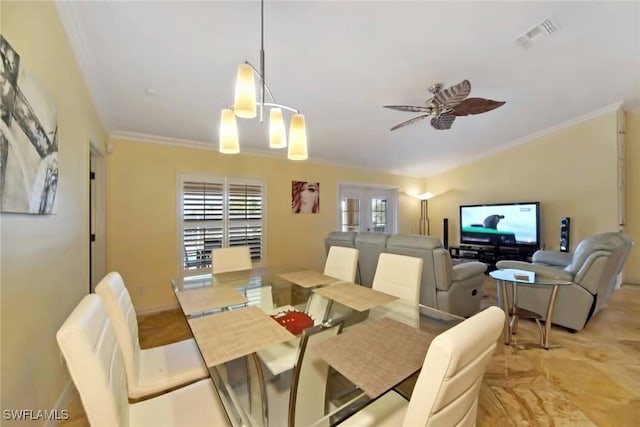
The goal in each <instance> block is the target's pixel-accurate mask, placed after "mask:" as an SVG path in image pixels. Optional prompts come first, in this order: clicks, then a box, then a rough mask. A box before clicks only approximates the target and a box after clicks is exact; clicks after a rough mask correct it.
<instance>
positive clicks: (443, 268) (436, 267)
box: [325, 231, 487, 317]
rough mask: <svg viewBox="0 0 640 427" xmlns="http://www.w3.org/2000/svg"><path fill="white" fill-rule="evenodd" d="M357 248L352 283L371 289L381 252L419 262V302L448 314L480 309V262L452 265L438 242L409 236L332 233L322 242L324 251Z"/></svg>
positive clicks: (481, 265) (346, 232) (423, 237)
mask: <svg viewBox="0 0 640 427" xmlns="http://www.w3.org/2000/svg"><path fill="white" fill-rule="evenodd" d="M331 246H346V247H350V248H357V249H358V250H359V252H360V255H359V258H358V274H357V276H356V282H357V283H360V284H361V285H363V286H368V287H371V284H372V283H373V276H374V275H375V271H376V267H377V265H378V257H379V256H380V254H381V253H382V252H387V253H393V254H400V255H407V256H412V257H416V258H420V259H422V261H423V267H422V283H421V286H420V303H421V304H423V305H427V306H430V307H434V308H437V309H439V310H442V311H446V312H448V313H454V314H457V315H459V316H464V317H469V316H471V315H473V314H475V313H477V312H478V311H479V310H480V300H481V298H482V284H483V282H484V277H485V276H484V272H485V271H486V269H487V266H486V265H485V264H483V263H481V262H467V263H462V264H458V265H455V266H454V265H452V263H451V258H450V256H449V251H447V250H446V249H444V247H443V246H442V242H441V241H440V239H438V238H436V237H432V236H418V235H413V234H393V235H391V234H386V233H377V232H359V233H356V232H349V231H344V232H343V231H334V232H331V233H329V235H328V236H327V238H326V239H325V248H326V250H327V251H328V250H329V248H330V247H331Z"/></svg>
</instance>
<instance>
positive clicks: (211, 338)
mask: <svg viewBox="0 0 640 427" xmlns="http://www.w3.org/2000/svg"><path fill="white" fill-rule="evenodd" d="M188 322H189V325H190V326H191V332H193V337H194V339H195V340H196V343H197V344H198V347H199V348H200V352H201V353H202V357H204V361H205V363H206V364H207V366H208V367H212V366H216V365H219V364H221V363H224V362H228V361H229V360H233V359H237V358H238V357H241V356H246V355H247V354H251V353H254V352H256V351H258V350H260V349H261V348H264V347H266V346H268V345H271V344H278V343H282V342H286V341H290V340H292V339H294V338H295V336H294V335H292V334H291V333H290V332H289V331H287V330H286V329H285V328H284V327H282V326H280V325H279V324H278V323H277V322H275V321H274V320H273V319H272V318H271V317H269V316H268V315H266V314H265V313H264V312H263V311H262V310H260V309H259V308H258V307H246V308H241V309H238V310H231V311H225V312H223V313H219V314H212V315H210V316H203V317H198V318H195V319H188Z"/></svg>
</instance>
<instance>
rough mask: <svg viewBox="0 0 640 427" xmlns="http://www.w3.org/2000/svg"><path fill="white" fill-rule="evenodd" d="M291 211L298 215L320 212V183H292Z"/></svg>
mask: <svg viewBox="0 0 640 427" xmlns="http://www.w3.org/2000/svg"><path fill="white" fill-rule="evenodd" d="M291 211H292V212H293V213H297V214H299V213H303V214H315V213H318V212H320V183H319V182H309V181H291Z"/></svg>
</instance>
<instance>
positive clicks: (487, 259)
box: [449, 245, 538, 271]
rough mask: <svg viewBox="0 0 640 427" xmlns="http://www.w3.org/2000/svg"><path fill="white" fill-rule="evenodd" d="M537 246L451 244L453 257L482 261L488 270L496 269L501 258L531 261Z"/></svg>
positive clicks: (450, 248) (450, 252)
mask: <svg viewBox="0 0 640 427" xmlns="http://www.w3.org/2000/svg"><path fill="white" fill-rule="evenodd" d="M537 250H538V249H537V248H520V247H513V246H483V245H460V246H450V247H449V254H450V255H451V258H454V259H460V260H473V261H480V262H483V263H485V264H487V267H488V271H492V270H495V269H496V263H497V262H498V261H501V260H506V259H508V260H514V261H527V262H530V261H531V256H532V255H533V253H534V252H535V251H537Z"/></svg>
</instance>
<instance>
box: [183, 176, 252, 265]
mask: <svg viewBox="0 0 640 427" xmlns="http://www.w3.org/2000/svg"><path fill="white" fill-rule="evenodd" d="M181 190H182V194H181V199H182V200H181V201H182V242H181V243H182V248H183V251H182V254H181V258H182V259H181V263H182V270H183V271H184V272H187V273H188V274H193V273H197V272H198V271H204V270H208V269H210V268H211V250H212V249H215V248H221V247H227V246H243V245H248V246H249V247H250V251H251V258H252V260H253V261H254V262H255V261H260V260H261V259H262V255H263V252H262V250H263V249H262V245H263V241H264V236H263V231H264V226H263V222H264V214H263V206H264V200H263V196H264V188H263V185H262V183H260V182H248V181H246V180H239V179H238V180H234V179H232V178H224V177H196V178H195V179H194V177H189V179H186V178H183V179H181Z"/></svg>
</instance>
